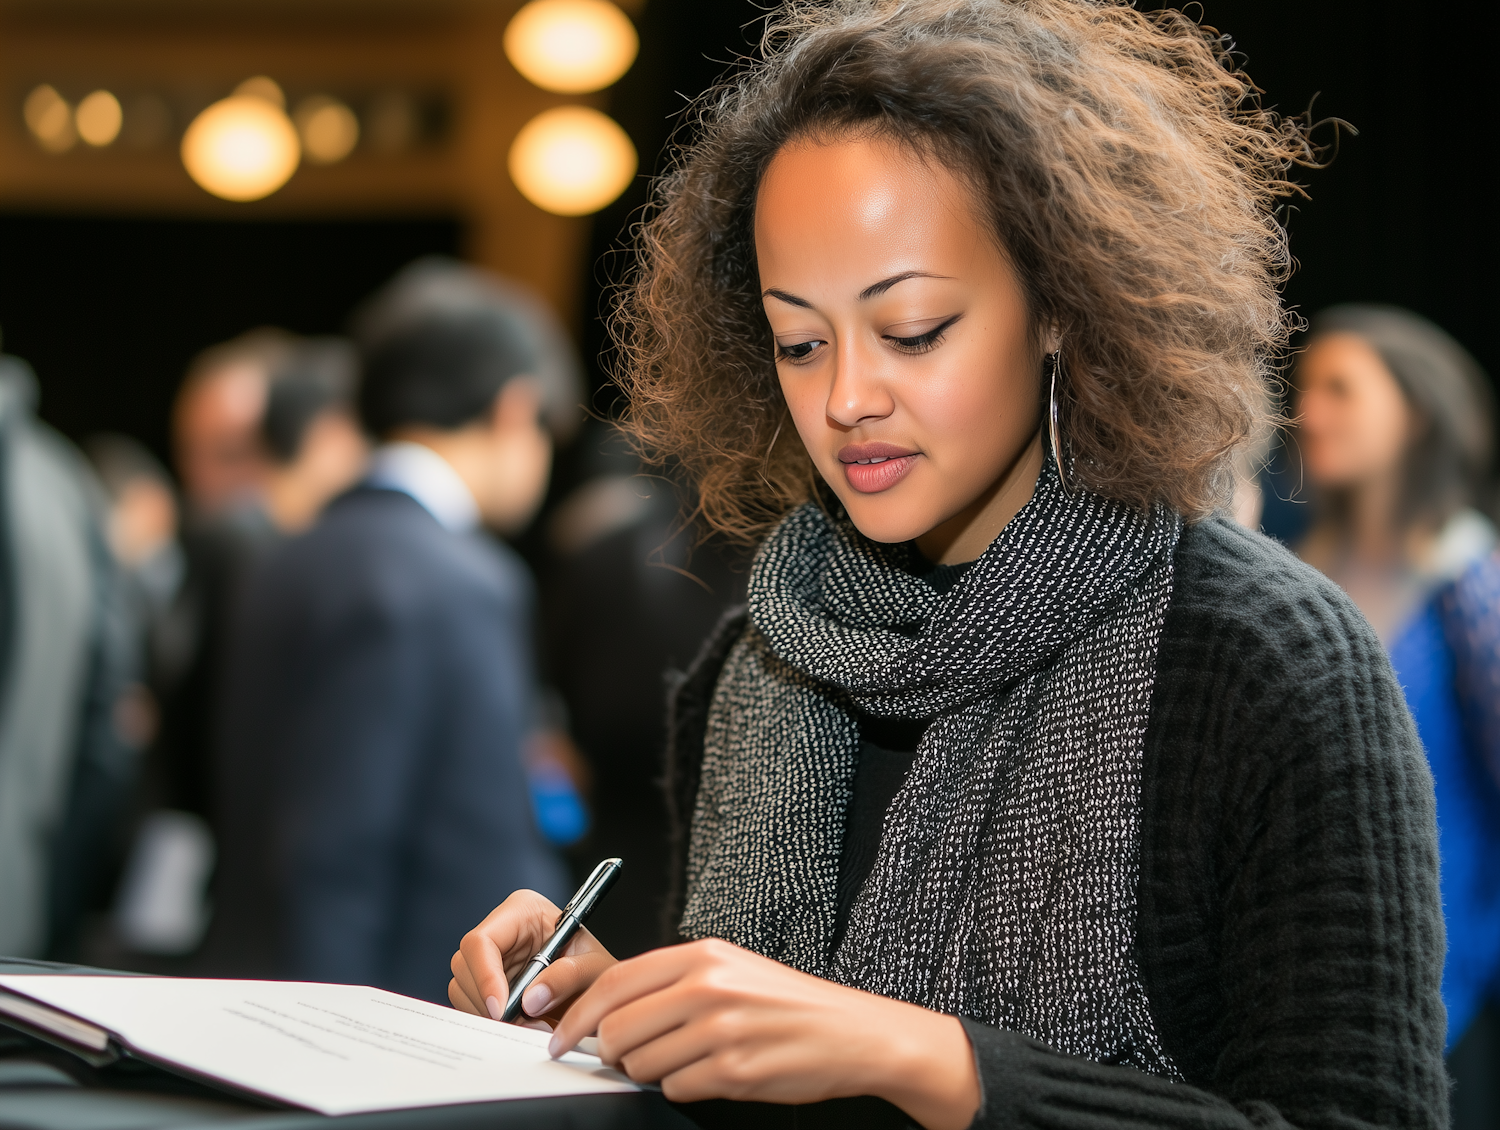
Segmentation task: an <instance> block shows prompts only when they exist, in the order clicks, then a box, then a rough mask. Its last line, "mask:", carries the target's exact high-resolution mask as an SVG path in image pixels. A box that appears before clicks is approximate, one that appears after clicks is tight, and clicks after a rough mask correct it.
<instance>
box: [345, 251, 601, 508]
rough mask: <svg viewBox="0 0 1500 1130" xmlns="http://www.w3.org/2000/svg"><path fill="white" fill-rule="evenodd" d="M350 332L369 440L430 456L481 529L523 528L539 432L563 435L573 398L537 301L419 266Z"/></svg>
mask: <svg viewBox="0 0 1500 1130" xmlns="http://www.w3.org/2000/svg"><path fill="white" fill-rule="evenodd" d="M356 332H357V336H358V339H359V344H360V351H361V353H362V355H363V358H364V378H363V381H362V383H361V386H360V393H359V411H360V416H361V418H362V419H363V421H364V424H365V427H366V428H367V429H368V430H369V431H370V433H371V434H372V435H374V436H376V437H377V438H379V439H381V440H383V441H393V440H407V441H410V442H415V443H420V444H423V445H424V446H426V447H429V448H431V449H432V450H434V451H436V452H437V453H438V454H439V455H441V456H442V457H443V458H444V459H445V460H447V462H448V463H449V465H450V466H452V467H453V469H454V470H455V471H456V472H457V473H458V475H459V477H460V478H462V479H463V480H464V483H465V485H466V486H467V487H468V488H469V490H470V492H471V493H472V494H473V495H474V501H475V503H476V504H477V505H478V507H479V512H480V514H481V516H482V517H483V518H484V520H485V522H486V523H487V524H488V525H490V526H493V527H494V528H496V529H499V530H502V531H513V530H516V529H519V528H520V527H522V526H524V525H525V524H526V523H527V522H528V521H529V520H530V519H531V517H532V515H533V514H534V512H535V510H536V508H537V506H538V505H539V504H540V503H541V500H542V496H543V495H544V494H545V492H546V486H547V474H548V471H549V469H550V465H551V452H552V435H549V433H548V430H547V429H548V427H550V428H551V431H552V433H553V434H555V435H559V436H561V435H566V434H567V433H568V432H569V431H570V430H571V427H572V425H573V423H574V422H575V421H576V418H577V414H578V412H577V405H578V402H579V381H578V375H577V366H576V363H575V361H574V358H573V354H572V351H571V349H570V348H569V347H568V344H567V340H566V338H565V337H564V336H563V334H562V332H561V330H560V329H559V328H558V326H557V323H556V320H555V319H554V318H553V317H552V315H551V314H550V313H549V312H548V311H547V309H546V308H545V307H544V306H543V305H542V304H541V302H540V301H538V300H537V299H536V298H535V297H534V296H532V295H530V294H529V293H527V292H526V291H523V290H521V289H520V288H518V287H516V286H514V285H513V284H510V283H506V282H504V281H502V280H500V279H498V278H495V277H493V276H491V275H488V274H485V273H484V272H482V271H479V270H476V269H475V268H472V267H465V266H462V265H460V264H458V263H452V262H448V261H443V260H433V259H429V260H423V261H421V262H419V263H415V264H413V265H412V266H411V267H408V268H407V269H406V270H404V271H402V272H401V273H400V274H399V275H397V276H396V278H395V279H394V280H393V281H392V282H391V283H390V285H388V286H387V287H386V288H385V289H384V290H383V291H381V292H380V293H379V294H378V295H376V296H375V298H374V299H373V300H372V302H371V303H370V305H369V306H368V307H367V308H366V309H365V311H364V312H363V314H362V315H361V317H360V319H359V321H358V324H357V331H356Z"/></svg>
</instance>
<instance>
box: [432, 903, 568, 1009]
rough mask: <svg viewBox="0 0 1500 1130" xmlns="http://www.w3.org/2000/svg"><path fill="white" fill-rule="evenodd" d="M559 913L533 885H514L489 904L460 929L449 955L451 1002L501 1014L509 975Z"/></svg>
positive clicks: (532, 950) (520, 965)
mask: <svg viewBox="0 0 1500 1130" xmlns="http://www.w3.org/2000/svg"><path fill="white" fill-rule="evenodd" d="M558 913H559V912H558V908H557V906H556V905H555V904H554V903H553V902H552V901H551V900H550V899H547V898H545V897H544V896H542V895H539V894H537V893H536V892H535V891H517V892H515V894H513V895H511V896H510V897H509V898H508V899H506V900H505V901H504V902H503V903H501V904H500V905H499V906H497V907H496V908H495V909H494V910H492V911H491V912H490V913H489V915H488V916H487V917H486V918H485V920H484V921H483V922H481V923H480V924H479V925H478V926H476V927H474V929H472V930H470V931H469V932H468V933H467V934H465V935H464V937H463V941H462V942H460V943H459V947H458V952H457V953H455V954H454V955H453V961H452V963H451V968H452V971H453V981H452V982H451V983H450V985H449V989H448V996H449V999H450V1000H451V1001H453V1003H454V1005H455V1006H457V1007H459V1008H462V1009H463V1010H464V1011H465V1012H472V1013H475V1014H476V1015H478V1016H489V1017H491V1018H492V1019H495V1020H498V1019H500V1013H501V1010H502V1009H503V1008H504V1007H505V998H506V996H507V994H508V992H509V986H510V981H511V978H513V977H514V976H516V974H518V973H519V972H520V970H521V969H522V968H524V967H525V964H526V962H527V961H529V960H530V959H531V955H532V954H534V953H535V952H536V950H537V948H538V947H539V946H540V945H541V943H542V942H543V941H544V940H545V939H546V937H547V935H548V934H550V933H551V931H552V927H553V924H554V923H555V922H556V920H557V915H558ZM455 993H457V994H458V995H455Z"/></svg>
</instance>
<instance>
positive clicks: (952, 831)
mask: <svg viewBox="0 0 1500 1130" xmlns="http://www.w3.org/2000/svg"><path fill="white" fill-rule="evenodd" d="M1180 530H1181V521H1180V519H1179V518H1178V517H1177V515H1176V514H1175V513H1172V512H1170V511H1168V510H1166V509H1165V508H1161V507H1158V508H1157V510H1155V511H1154V512H1153V513H1151V514H1149V515H1144V516H1143V515H1141V514H1139V513H1137V512H1135V511H1132V510H1130V509H1128V508H1126V507H1123V506H1120V505H1118V504H1116V503H1113V502H1110V501H1108V500H1106V499H1104V498H1101V497H1099V496H1098V495H1093V494H1089V493H1086V492H1082V493H1075V494H1074V495H1072V496H1069V495H1068V494H1066V493H1065V492H1064V491H1063V490H1062V489H1061V487H1060V484H1059V482H1058V478H1057V473H1056V469H1055V466H1054V465H1053V464H1052V463H1051V461H1050V459H1049V460H1048V462H1047V464H1046V466H1045V467H1044V469H1043V472H1042V475H1041V478H1040V479H1039V481H1038V484H1037V490H1036V494H1035V496H1034V497H1033V499H1032V500H1031V502H1030V503H1028V504H1027V505H1026V506H1025V507H1024V508H1023V509H1022V510H1021V512H1020V513H1019V514H1017V515H1016V517H1015V518H1014V519H1012V520H1011V522H1010V523H1009V525H1007V526H1006V528H1005V530H1004V532H1003V533H1001V535H1000V537H999V538H997V539H996V541H995V542H994V544H993V545H991V547H990V548H989V549H988V550H987V551H986V552H985V554H984V556H983V557H981V558H980V559H979V560H978V561H977V562H976V563H975V564H974V565H973V567H972V568H970V570H969V571H968V573H967V574H966V575H965V576H964V578H963V580H962V581H961V582H960V583H959V584H958V585H957V586H956V587H955V588H953V589H952V590H951V591H950V592H948V593H947V594H946V595H942V596H940V595H938V594H937V592H936V591H935V590H933V589H932V588H931V587H930V586H929V585H927V584H926V583H925V582H924V581H922V580H921V579H920V578H919V577H917V576H914V575H913V574H912V573H911V572H910V570H909V569H908V568H904V567H903V565H905V564H907V563H908V562H907V556H908V555H909V554H910V552H911V551H910V549H909V548H908V547H902V546H881V545H877V544H876V543H873V542H870V541H868V540H866V539H865V538H863V537H861V536H860V535H859V534H858V532H857V531H855V530H854V528H853V527H852V525H850V524H849V523H848V521H847V520H834V519H830V518H829V517H828V516H827V515H826V514H825V513H824V512H823V511H821V510H820V509H819V508H818V507H816V506H814V505H808V506H804V507H802V508H801V509H800V510H797V511H796V512H795V513H793V514H791V515H790V516H789V517H788V518H787V519H786V520H785V521H784V522H783V523H782V524H781V526H780V527H778V529H777V530H776V532H775V533H774V534H772V535H771V537H770V538H769V540H768V541H767V542H766V544H765V546H764V547H763V548H762V549H761V552H760V554H759V555H758V557H757V559H756V562H755V566H754V568H753V571H752V573H751V578H750V621H751V623H750V626H749V627H748V628H747V630H746V632H745V634H744V636H743V637H742V638H741V639H740V640H739V641H738V643H737V644H736V645H735V646H734V648H733V650H732V651H731V653H730V655H729V657H728V659H727V662H726V663H725V666H724V669H723V672H722V674H721V676H720V678H719V682H718V684H717V686H716V689H715V692H714V698H713V701H712V705H711V709H710V713H709V719H708V732H707V736H706V742H705V749H704V760H703V770H702V778H701V783H700V786H699V791H698V798H697V802H696V809H695V812H694V815H693V824H692V831H691V838H690V842H689V849H688V874H687V902H686V907H685V913H684V915H683V919H682V924H681V932H682V934H683V936H685V937H689V938H701V937H718V938H724V939H726V940H728V941H731V942H734V943H736V944H738V945H741V946H744V947H746V948H748V949H751V950H755V951H756V952H759V953H761V954H764V955H766V956H768V957H772V958H775V959H776V960H778V961H782V962H785V963H787V964H789V965H792V966H795V967H796V968H798V969H802V970H805V971H807V972H809V973H813V974H816V975H818V976H822V977H829V978H832V979H834V980H837V981H841V982H843V983H845V984H848V985H853V986H857V987H859V988H862V989H867V990H870V991H872V992H876V993H880V994H883V995H885V996H889V997H894V998H898V999H901V1000H905V1001H910V1002H912V1003H915V1004H919V1005H923V1006H925V1007H928V1008H933V1009H937V1010H939V1011H942V1012H947V1013H953V1014H961V1015H965V1016H969V1017H972V1018H974V1019H976V1020H979V1021H981V1022H984V1023H988V1024H992V1025H996V1026H999V1027H1004V1028H1007V1029H1010V1030H1013V1031H1017V1032H1021V1033H1024V1034H1026V1035H1028V1036H1031V1037H1033V1038H1036V1039H1039V1040H1042V1041H1044V1042H1045V1043H1047V1044H1048V1045H1050V1046H1051V1047H1053V1048H1055V1049H1056V1050H1058V1051H1061V1052H1065V1053H1069V1054H1074V1055H1081V1056H1085V1057H1088V1058H1090V1059H1094V1060H1098V1061H1104V1062H1113V1063H1126V1064H1131V1065H1133V1066H1136V1067H1139V1068H1141V1069H1143V1070H1146V1071H1151V1072H1154V1073H1157V1074H1163V1075H1167V1076H1174V1077H1175V1075H1176V1070H1175V1068H1174V1067H1173V1066H1172V1063H1171V1061H1170V1058H1169V1057H1168V1056H1167V1055H1166V1053H1165V1052H1164V1051H1163V1050H1162V1048H1161V1046H1160V1043H1159V1041H1158V1039H1157V1036H1156V1032H1155V1028H1154V1025H1153V1024H1152V1021H1151V1016H1150V1011H1149V1008H1148V1005H1147V1001H1146V996H1145V991H1144V988H1143V987H1142V985H1141V982H1140V977H1139V973H1138V970H1137V967H1136V964H1135V959H1134V954H1133V939H1134V930H1135V913H1136V898H1135V891H1136V878H1137V872H1138V867H1139V862H1138V854H1139V852H1138V844H1139V833H1140V785H1141V762H1142V751H1143V738H1144V734H1145V730H1146V722H1147V715H1148V711H1149V708H1150V702H1151V692H1152V686H1153V683H1154V678H1155V666H1156V654H1157V647H1158V644H1159V642H1160V639H1161V631H1162V623H1163V620H1164V618H1165V615H1166V610H1167V603H1168V600H1169V598H1170V595H1171V580H1172V554H1173V550H1174V548H1175V546H1176V544H1177V538H1178V534H1179V532H1180ZM860 711H863V712H866V713H868V714H871V715H876V716H881V717H899V718H912V719H924V718H932V719H933V722H932V724H931V725H930V726H929V727H928V729H927V731H926V733H925V734H924V735H923V737H922V741H921V744H920V745H919V747H918V749H917V755H916V758H915V761H914V763H913V766H912V769H911V773H910V775H909V777H908V778H907V780H906V782H905V784H904V786H903V787H902V789H901V791H900V792H899V793H898V794H897V796H896V798H895V800H894V801H893V802H892V804H891V807H890V811H889V812H888V814H887V816H886V821H885V829H884V835H883V837H882V840H881V845H880V851H879V855H878V858H877V860H876V862H875V865H874V868H873V870H872V871H871V873H870V876H869V879H868V880H867V881H866V883H865V886H864V889H863V891H862V892H861V893H860V895H859V897H858V899H857V901H856V903H855V905H854V908H853V913H852V915H851V917H850V923H849V927H848V929H847V931H846V933H845V935H844V937H843V939H842V941H841V942H840V944H839V945H838V947H837V948H836V949H835V948H834V946H833V937H834V913H835V905H836V882H837V878H838V869H839V856H840V851H841V847H842V843H843V835H844V827H845V815H846V810H847V808H848V805H849V800H850V796H851V793H852V785H853V780H854V773H855V768H856V765H857V762H858V757H859V744H860V737H859V728H858V723H857V721H856V716H857V713H858V712H860Z"/></svg>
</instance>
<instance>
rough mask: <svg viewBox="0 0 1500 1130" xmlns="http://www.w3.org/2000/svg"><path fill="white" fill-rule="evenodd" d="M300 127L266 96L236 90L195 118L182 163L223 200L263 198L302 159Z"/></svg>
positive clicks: (184, 141)
mask: <svg viewBox="0 0 1500 1130" xmlns="http://www.w3.org/2000/svg"><path fill="white" fill-rule="evenodd" d="M301 156H302V151H301V146H300V145H299V144H298V142H297V131H296V129H294V128H293V126H292V123H291V122H290V121H288V120H287V116H286V115H285V114H284V113H282V112H281V111H280V110H279V109H277V108H276V106H275V105H273V104H272V103H271V102H269V101H267V100H266V99H264V98H257V97H247V96H245V95H233V96H231V97H229V98H225V99H224V100H223V101H222V102H215V103H214V104H213V105H212V106H210V107H209V108H208V109H206V110H204V111H203V113H201V114H199V115H198V116H197V117H196V118H194V119H193V124H192V125H190V126H188V128H187V133H185V134H184V135H183V138H182V163H183V164H184V165H186V166H187V171H188V175H190V176H191V177H192V178H193V179H194V180H195V181H197V182H198V184H199V185H200V186H202V187H203V188H205V189H207V190H208V191H209V192H211V193H213V194H214V195H215V196H222V197H223V198H224V199H225V200H259V199H260V198H261V197H263V196H269V195H270V194H271V193H273V192H275V191H276V190H277V189H278V188H280V187H281V186H282V185H284V184H285V183H286V182H287V180H288V179H289V178H290V177H291V175H292V174H293V173H294V172H296V171H297V162H298V161H299V160H300V159H301Z"/></svg>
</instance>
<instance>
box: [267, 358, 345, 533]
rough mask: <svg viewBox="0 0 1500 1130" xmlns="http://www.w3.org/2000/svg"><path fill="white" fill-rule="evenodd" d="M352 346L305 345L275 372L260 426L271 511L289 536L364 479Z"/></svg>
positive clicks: (284, 361) (277, 527)
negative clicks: (361, 477) (356, 415)
mask: <svg viewBox="0 0 1500 1130" xmlns="http://www.w3.org/2000/svg"><path fill="white" fill-rule="evenodd" d="M358 364H359V363H358V358H357V357H356V355H355V351H354V346H353V345H352V344H351V343H350V342H347V341H345V340H343V339H341V338H317V339H311V340H307V341H300V342H297V343H295V344H294V345H292V347H291V348H290V349H288V350H287V352H286V354H285V356H284V357H283V358H282V360H281V362H280V363H279V364H278V365H277V366H276V367H275V368H274V369H273V370H272V372H271V380H270V387H269V389H268V391H267V394H266V402H265V412H264V414H263V417H262V419H261V420H260V426H259V428H258V432H259V439H260V446H261V449H262V451H263V452H264V458H265V460H266V463H267V468H266V473H265V478H264V483H265V506H266V511H267V513H268V514H269V516H270V518H271V522H272V524H274V525H275V527H276V529H277V531H278V532H279V533H281V534H282V535H283V536H290V535H292V534H298V533H301V532H302V531H303V530H305V529H307V528H308V527H309V526H310V525H312V523H313V521H314V520H315V519H316V518H317V516H318V515H319V514H320V513H321V512H322V510H323V507H324V506H326V505H327V504H328V503H329V502H330V501H332V500H333V499H334V498H336V497H337V496H338V495H340V494H343V493H344V491H346V490H347V489H348V488H349V487H351V486H352V485H354V483H355V482H356V481H357V480H358V479H359V478H360V476H361V475H363V474H364V471H365V464H366V462H367V461H368V459H369V454H370V450H369V443H368V442H367V441H366V439H365V435H364V432H363V431H361V429H360V425H359V421H358V420H357V419H356V418H355V410H354V388H355V383H356V376H357V370H358Z"/></svg>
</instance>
